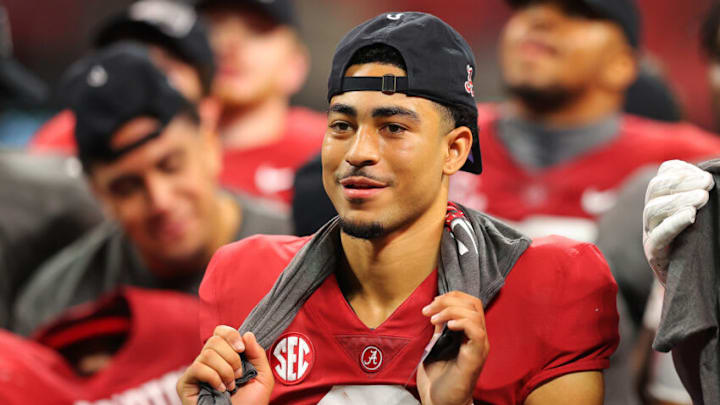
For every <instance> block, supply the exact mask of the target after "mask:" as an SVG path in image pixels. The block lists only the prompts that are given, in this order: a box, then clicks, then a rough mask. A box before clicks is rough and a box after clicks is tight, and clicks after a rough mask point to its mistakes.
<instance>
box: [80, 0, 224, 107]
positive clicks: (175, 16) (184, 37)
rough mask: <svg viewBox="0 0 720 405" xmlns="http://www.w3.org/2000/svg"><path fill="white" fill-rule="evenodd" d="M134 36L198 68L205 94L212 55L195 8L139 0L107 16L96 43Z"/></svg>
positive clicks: (167, 0)
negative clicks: (117, 12)
mask: <svg viewBox="0 0 720 405" xmlns="http://www.w3.org/2000/svg"><path fill="white" fill-rule="evenodd" d="M124 40H136V41H139V42H143V43H152V44H156V45H158V46H160V47H162V48H164V49H167V50H168V51H169V52H170V53H172V54H173V55H175V56H176V57H178V58H179V59H181V60H183V61H185V62H187V63H189V64H190V65H192V66H193V67H195V69H196V70H197V71H198V73H199V75H200V81H201V82H202V86H203V90H204V92H205V93H206V94H207V93H209V92H210V89H211V87H212V81H213V76H214V75H215V59H214V55H213V51H212V48H211V47H210V43H209V41H208V30H207V26H206V25H205V24H204V23H203V21H202V19H200V18H198V16H197V13H196V12H195V10H194V9H193V8H192V7H190V6H188V5H186V4H183V3H180V2H177V1H171V0H141V1H138V2H136V3H134V4H132V5H131V6H130V7H128V8H127V9H126V10H125V11H123V12H122V13H120V14H119V15H116V16H113V17H110V18H109V19H108V20H107V21H106V22H105V23H104V24H103V25H102V26H101V28H100V29H99V31H98V32H97V34H96V35H95V42H94V44H95V47H97V48H102V47H105V46H108V45H110V44H112V43H115V42H119V41H124Z"/></svg>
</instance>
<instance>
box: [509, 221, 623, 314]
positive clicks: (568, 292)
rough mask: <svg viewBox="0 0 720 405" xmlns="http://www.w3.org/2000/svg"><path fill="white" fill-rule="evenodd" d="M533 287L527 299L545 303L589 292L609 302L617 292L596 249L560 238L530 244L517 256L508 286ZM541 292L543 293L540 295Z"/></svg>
mask: <svg viewBox="0 0 720 405" xmlns="http://www.w3.org/2000/svg"><path fill="white" fill-rule="evenodd" d="M513 283H517V284H519V285H523V286H527V287H532V288H530V290H528V292H529V294H530V296H531V297H532V295H533V294H535V293H538V294H540V295H541V296H538V297H537V298H538V299H540V300H542V301H544V302H546V301H547V296H546V295H545V294H546V293H548V292H551V291H555V292H557V293H558V294H557V295H551V297H555V298H557V300H558V301H561V300H573V299H574V298H573V297H574V296H577V297H581V296H583V295H584V294H586V293H589V292H598V293H600V295H602V296H606V297H605V298H603V299H606V298H608V297H609V298H612V299H613V300H614V295H615V293H616V291H617V285H616V283H615V280H614V279H613V276H612V274H611V273H610V269H609V268H608V265H607V263H606V261H605V259H604V257H603V256H602V254H601V253H600V251H599V250H598V248H597V247H596V246H595V245H593V244H591V243H585V242H578V241H575V240H572V239H568V238H565V237H562V236H556V235H552V236H546V237H542V238H537V239H535V240H533V242H532V244H531V245H530V247H529V248H528V249H527V250H526V251H525V252H524V253H523V255H522V256H520V259H519V260H518V261H517V263H516V264H515V267H514V268H513V270H512V271H511V272H510V275H509V276H508V285H512V284H513ZM541 291H542V292H541Z"/></svg>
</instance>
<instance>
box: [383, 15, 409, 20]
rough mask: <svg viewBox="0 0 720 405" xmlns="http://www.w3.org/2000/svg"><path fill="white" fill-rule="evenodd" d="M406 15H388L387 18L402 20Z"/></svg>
mask: <svg viewBox="0 0 720 405" xmlns="http://www.w3.org/2000/svg"><path fill="white" fill-rule="evenodd" d="M404 14H405V13H394V14H388V15H387V18H388V20H399V19H400V18H402V16H403V15H404Z"/></svg>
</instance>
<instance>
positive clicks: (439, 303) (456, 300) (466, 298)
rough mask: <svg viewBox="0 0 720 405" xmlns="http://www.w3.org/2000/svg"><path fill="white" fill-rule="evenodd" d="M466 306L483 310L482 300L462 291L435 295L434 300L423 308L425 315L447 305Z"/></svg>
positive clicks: (429, 314) (438, 310)
mask: <svg viewBox="0 0 720 405" xmlns="http://www.w3.org/2000/svg"><path fill="white" fill-rule="evenodd" d="M453 306H456V307H465V308H468V309H474V310H480V311H482V307H483V305H482V301H481V300H480V299H479V298H477V297H474V296H472V295H469V294H466V293H464V292H461V291H451V292H449V293H446V294H443V295H440V296H438V297H435V299H433V301H432V302H431V303H430V304H428V305H427V306H425V307H424V308H423V309H422V313H423V315H425V316H432V315H434V314H436V313H438V312H440V311H442V310H443V309H445V308H447V307H453Z"/></svg>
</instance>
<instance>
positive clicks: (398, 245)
mask: <svg viewBox="0 0 720 405" xmlns="http://www.w3.org/2000/svg"><path fill="white" fill-rule="evenodd" d="M446 211H447V198H445V199H444V201H442V205H439V204H435V206H433V207H432V209H430V210H428V211H427V212H426V213H425V214H423V215H422V216H421V217H420V218H419V219H418V220H416V221H414V222H413V223H412V224H410V225H407V226H405V227H403V228H402V229H399V230H397V231H394V232H392V233H390V234H388V235H386V236H384V237H381V238H378V239H373V240H366V239H358V238H354V237H351V236H349V235H347V234H345V233H341V243H342V247H343V252H344V253H345V258H346V260H347V262H346V266H344V267H343V268H341V269H340V270H339V271H338V273H337V278H338V283H339V284H340V288H341V289H342V291H343V294H344V295H345V297H346V298H347V300H348V302H349V303H350V305H351V306H352V307H353V309H354V310H355V312H356V313H357V315H358V317H359V318H360V320H362V321H363V322H364V323H365V324H366V325H367V326H369V327H376V326H378V325H380V324H381V323H382V322H383V321H384V320H385V319H387V318H388V317H389V316H390V315H391V314H392V313H393V312H394V311H395V309H396V308H397V307H398V306H400V304H402V302H403V301H405V300H406V299H407V298H408V297H409V296H410V295H411V294H412V292H413V291H414V290H415V289H416V288H417V287H418V286H419V285H420V284H421V283H422V282H423V281H424V280H425V279H426V278H427V277H428V276H429V275H430V273H432V271H433V270H434V269H435V268H436V267H437V263H438V257H439V255H440V242H441V238H442V232H443V224H444V220H445V212H446Z"/></svg>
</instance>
